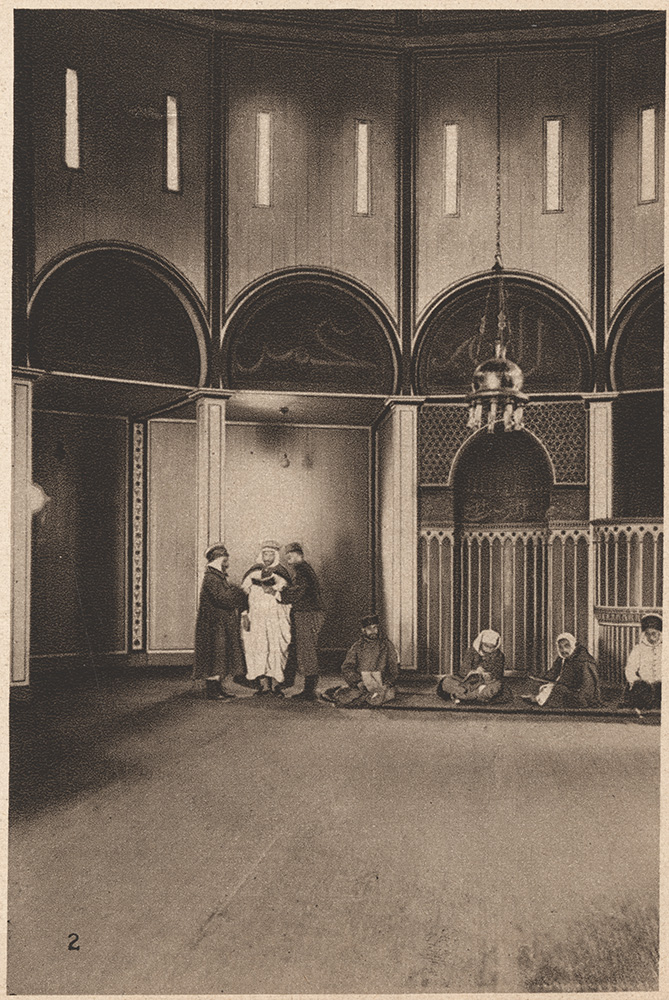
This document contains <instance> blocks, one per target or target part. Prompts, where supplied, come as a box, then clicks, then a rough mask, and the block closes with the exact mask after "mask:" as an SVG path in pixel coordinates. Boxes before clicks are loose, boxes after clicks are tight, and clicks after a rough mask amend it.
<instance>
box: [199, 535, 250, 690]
mask: <svg viewBox="0 0 669 1000" xmlns="http://www.w3.org/2000/svg"><path fill="white" fill-rule="evenodd" d="M204 555H205V559H206V560H207V563H208V565H207V568H206V570H205V573H204V579H203V581H202V588H201V590H200V604H199V607H198V612H197V621H196V623H195V665H194V667H193V680H194V681H195V682H196V684H197V686H198V687H201V686H202V684H203V682H205V691H206V697H207V698H208V699H210V700H213V701H227V700H229V699H230V698H234V695H232V694H229V693H228V692H227V691H225V690H224V688H223V686H222V684H221V680H222V678H224V677H227V676H228V674H233V673H234V672H235V671H243V670H244V653H243V651H242V644H241V638H240V623H239V613H240V611H242V610H244V609H245V608H246V607H247V606H248V602H247V597H246V594H245V593H244V591H243V590H242V589H241V587H237V586H235V584H233V583H230V581H229V580H228V574H227V568H228V563H229V556H228V550H227V549H226V547H225V545H223V544H221V543H218V544H216V545H212V546H210V548H208V549H207V551H206V552H205V554H204Z"/></svg>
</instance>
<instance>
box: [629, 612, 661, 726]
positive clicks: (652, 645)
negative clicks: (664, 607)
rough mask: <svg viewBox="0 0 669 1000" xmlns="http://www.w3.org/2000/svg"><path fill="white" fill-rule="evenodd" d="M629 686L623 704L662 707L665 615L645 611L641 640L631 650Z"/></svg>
mask: <svg viewBox="0 0 669 1000" xmlns="http://www.w3.org/2000/svg"><path fill="white" fill-rule="evenodd" d="M625 680H626V681H627V685H628V686H627V690H626V691H625V700H624V702H623V704H625V705H629V707H630V708H660V707H661V704H662V619H661V618H660V616H659V615H644V616H643V618H642V619H641V641H640V642H639V643H637V645H636V646H635V647H634V648H633V649H632V650H631V652H630V655H629V657H628V658H627V665H626V667H625Z"/></svg>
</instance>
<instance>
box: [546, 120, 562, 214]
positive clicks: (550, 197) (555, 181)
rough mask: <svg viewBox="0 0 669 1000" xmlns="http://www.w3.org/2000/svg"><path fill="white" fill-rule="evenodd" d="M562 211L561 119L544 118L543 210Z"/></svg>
mask: <svg viewBox="0 0 669 1000" xmlns="http://www.w3.org/2000/svg"><path fill="white" fill-rule="evenodd" d="M561 211H562V119H561V118H545V119H544V212H561Z"/></svg>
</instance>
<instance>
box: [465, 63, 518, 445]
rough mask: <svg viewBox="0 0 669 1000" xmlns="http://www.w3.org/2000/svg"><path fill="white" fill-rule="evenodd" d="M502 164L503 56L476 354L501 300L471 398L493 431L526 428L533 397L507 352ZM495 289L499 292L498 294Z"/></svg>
mask: <svg viewBox="0 0 669 1000" xmlns="http://www.w3.org/2000/svg"><path fill="white" fill-rule="evenodd" d="M501 166H502V156H501V114H500V60H499V59H497V185H496V196H497V201H496V219H495V223H496V247H495V260H494V263H493V266H492V268H491V270H490V283H489V285H488V294H487V295H486V301H485V307H484V310H483V315H482V317H481V322H480V324H479V331H478V338H477V351H476V357H477V359H478V356H479V353H480V350H481V346H482V345H483V343H484V342H485V337H486V333H487V331H488V313H489V311H490V303H491V301H492V300H493V299H496V301H497V330H496V333H495V353H494V356H493V357H491V358H488V359H487V360H486V361H483V362H482V363H481V364H479V365H477V367H476V368H475V370H474V374H473V376H472V391H471V394H470V395H469V397H468V399H467V403H468V406H469V419H468V421H467V427H469V428H471V429H472V430H475V431H477V430H480V428H481V427H483V425H484V424H485V425H486V426H487V428H488V432H489V433H491V434H492V433H493V432H494V431H495V428H496V427H498V426H500V425H501V426H503V428H504V430H505V431H512V430H515V431H518V430H522V429H523V407H524V405H525V403H526V402H527V401H528V398H529V397H528V396H526V395H525V394H524V393H523V391H522V389H523V381H524V379H523V373H522V371H521V369H520V367H519V366H518V365H517V364H516V363H515V362H514V361H510V360H509V359H508V358H507V356H506V352H507V348H508V342H509V337H510V332H511V331H510V326H509V310H508V303H507V297H506V288H505V287H504V266H503V264H502V248H501V231H502V187H501ZM495 292H496V295H494V293H495Z"/></svg>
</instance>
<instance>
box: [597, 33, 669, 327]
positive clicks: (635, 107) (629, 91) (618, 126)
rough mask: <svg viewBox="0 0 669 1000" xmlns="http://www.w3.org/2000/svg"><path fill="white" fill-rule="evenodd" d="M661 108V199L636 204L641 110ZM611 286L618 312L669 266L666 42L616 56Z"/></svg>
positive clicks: (633, 44) (626, 47)
mask: <svg viewBox="0 0 669 1000" xmlns="http://www.w3.org/2000/svg"><path fill="white" fill-rule="evenodd" d="M652 104H656V105H657V107H658V115H659V120H658V126H659V127H658V144H659V178H658V192H659V198H658V200H657V201H656V202H651V203H649V204H645V205H639V204H638V199H637V164H638V128H639V125H638V116H639V109H640V108H642V107H646V106H648V105H652ZM610 116H611V158H612V175H611V178H612V179H611V283H610V305H611V312H613V311H614V310H615V308H616V306H617V305H618V303H619V302H620V300H621V299H622V297H623V296H624V295H625V293H626V292H627V291H628V290H629V289H630V288H631V287H632V286H633V285H634V284H635V283H636V282H637V281H638V280H639V279H640V278H642V277H643V276H644V275H645V274H648V272H649V271H652V270H653V269H654V268H656V267H659V266H660V265H662V263H663V261H664V239H663V234H664V117H665V116H664V41H663V39H647V40H632V39H626V40H625V42H624V44H623V43H621V44H620V45H616V46H615V47H614V48H613V51H612V54H611V90H610Z"/></svg>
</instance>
